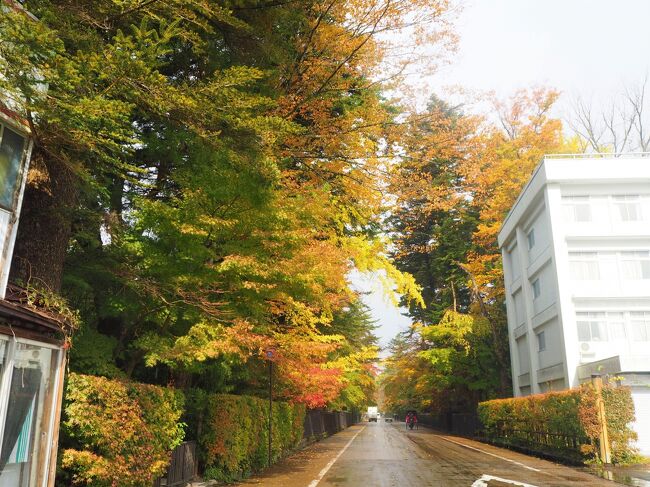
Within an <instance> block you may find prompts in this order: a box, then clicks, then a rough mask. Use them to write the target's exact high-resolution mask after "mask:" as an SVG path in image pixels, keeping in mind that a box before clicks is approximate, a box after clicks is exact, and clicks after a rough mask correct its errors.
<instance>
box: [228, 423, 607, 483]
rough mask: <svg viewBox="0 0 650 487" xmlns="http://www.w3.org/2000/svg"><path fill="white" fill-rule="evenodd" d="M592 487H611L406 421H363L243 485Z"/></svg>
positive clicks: (568, 470) (567, 469) (572, 471)
mask: <svg viewBox="0 0 650 487" xmlns="http://www.w3.org/2000/svg"><path fill="white" fill-rule="evenodd" d="M247 485H263V486H264V487H335V486H336V487H358V486H372V487H427V486H432V487H433V486H436V487H447V486H448V487H460V486H462V487H465V486H466V487H469V486H472V487H483V486H486V487H497V486H498V487H507V486H510V485H512V486H523V487H531V486H532V487H545V486H549V485H553V486H554V487H573V486H575V487H577V486H581V487H584V486H586V485H588V486H590V487H592V486H593V487H596V486H609V487H612V485H613V484H612V482H608V481H606V480H602V479H599V478H597V477H595V476H592V475H590V474H588V473H585V472H584V471H581V470H579V469H573V468H570V467H564V466H560V465H556V464H554V463H551V462H548V461H545V460H541V459H538V458H533V457H529V456H526V455H521V454H519V453H515V452H512V451H509V450H504V449H501V448H496V447H493V446H490V445H486V444H482V443H478V442H475V441H472V440H468V439H465V438H458V437H451V436H446V435H441V434H437V433H435V432H433V431H432V430H429V429H424V428H420V429H419V430H417V431H415V430H414V431H408V432H407V431H406V429H405V427H404V423H394V424H388V423H362V424H359V425H356V426H353V427H351V428H349V429H347V430H346V431H344V432H341V433H339V434H337V435H335V436H333V437H330V438H328V439H326V440H324V441H322V442H320V443H317V444H316V445H313V446H312V447H310V448H308V449H306V450H304V451H302V452H300V453H298V454H296V455H294V456H293V457H291V458H289V459H287V460H286V461H284V462H281V463H279V464H278V465H276V466H275V467H272V468H271V469H269V470H268V471H266V472H265V473H264V474H263V475H261V476H257V477H254V478H251V479H249V480H247V481H246V482H244V483H242V484H239V486H247Z"/></svg>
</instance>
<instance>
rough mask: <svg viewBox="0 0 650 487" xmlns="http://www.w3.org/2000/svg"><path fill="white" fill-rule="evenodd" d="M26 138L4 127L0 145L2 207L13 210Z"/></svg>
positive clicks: (0, 203) (0, 200) (0, 195)
mask: <svg viewBox="0 0 650 487" xmlns="http://www.w3.org/2000/svg"><path fill="white" fill-rule="evenodd" d="M24 146H25V138H24V137H22V136H20V135H18V134H17V133H16V132H14V131H13V130H11V129H9V128H7V127H4V130H3V132H2V142H1V143H0V206H4V207H5V208H11V206H12V204H13V199H14V192H15V190H16V183H17V181H18V173H19V172H20V163H21V161H22V157H23V149H24Z"/></svg>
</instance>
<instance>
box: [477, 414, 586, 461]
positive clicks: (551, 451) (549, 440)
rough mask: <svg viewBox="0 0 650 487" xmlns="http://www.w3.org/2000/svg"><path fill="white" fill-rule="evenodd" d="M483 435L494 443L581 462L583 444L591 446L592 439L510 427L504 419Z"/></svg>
mask: <svg viewBox="0 0 650 487" xmlns="http://www.w3.org/2000/svg"><path fill="white" fill-rule="evenodd" d="M485 436H486V437H487V438H486V439H487V440H488V441H490V442H493V443H496V444H500V445H503V446H509V447H515V448H521V449H525V450H527V451H531V452H535V453H538V454H541V455H546V456H549V457H551V458H557V459H562V460H564V461H575V462H581V460H582V449H583V448H584V446H585V445H590V446H592V447H593V445H592V441H591V440H590V439H589V438H587V437H586V436H577V435H566V434H561V433H551V432H548V431H537V430H532V429H530V430H529V429H518V428H512V427H511V426H510V425H509V424H508V423H506V422H504V421H499V422H498V423H497V424H496V427H494V428H493V429H492V430H491V431H489V432H487V433H486V434H485Z"/></svg>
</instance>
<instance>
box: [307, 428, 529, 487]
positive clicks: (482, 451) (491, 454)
mask: <svg viewBox="0 0 650 487" xmlns="http://www.w3.org/2000/svg"><path fill="white" fill-rule="evenodd" d="M438 438H442V439H443V440H445V441H448V442H450V443H454V444H456V445H459V446H462V447H465V448H469V449H470V450H474V451H478V452H481V453H485V454H486V455H490V456H491V457H496V458H499V459H500V460H505V461H506V462H510V463H514V464H515V465H518V466H520V467H522V468H525V469H527V470H532V471H533V472H541V470H538V469H536V468H533V467H529V466H528V465H524V464H523V463H520V462H517V461H515V460H511V459H510V458H506V457H502V456H500V455H496V454H494V453H490V452H489V451H485V450H481V449H480V448H475V447H473V446H469V445H466V444H464V443H460V442H459V441H454V440H450V439H449V438H445V437H444V436H438ZM520 485H525V484H520ZM310 487H311V486H310Z"/></svg>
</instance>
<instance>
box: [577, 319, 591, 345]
mask: <svg viewBox="0 0 650 487" xmlns="http://www.w3.org/2000/svg"><path fill="white" fill-rule="evenodd" d="M578 340H579V341H581V342H590V341H591V333H589V323H587V322H585V321H578Z"/></svg>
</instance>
